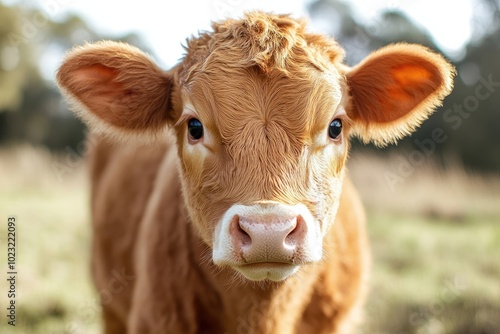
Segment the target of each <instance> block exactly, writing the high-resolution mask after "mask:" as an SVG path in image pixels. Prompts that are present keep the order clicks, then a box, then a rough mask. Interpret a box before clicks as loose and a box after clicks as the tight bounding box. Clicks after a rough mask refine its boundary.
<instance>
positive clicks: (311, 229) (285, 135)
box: [57, 12, 454, 334]
mask: <svg viewBox="0 0 500 334" xmlns="http://www.w3.org/2000/svg"><path fill="white" fill-rule="evenodd" d="M343 58H344V54H343V50H342V49H341V48H340V47H339V46H338V45H337V44H336V43H335V42H334V41H333V40H331V39H329V38H327V37H324V36H320V35H315V34H311V33H308V32H306V31H305V26H304V24H303V23H302V22H300V21H297V20H294V19H292V18H290V17H288V16H282V15H270V14H265V13H260V12H254V13H249V14H247V15H246V16H245V17H244V18H243V19H241V20H227V21H224V22H221V23H216V24H214V25H213V31H212V32H206V33H202V34H201V35H200V36H199V37H196V38H191V39H190V40H189V41H188V44H187V47H186V55H185V56H184V58H183V60H182V61H181V62H180V63H179V64H178V65H176V66H175V67H174V68H172V69H171V70H170V71H167V72H165V71H162V70H161V69H160V68H158V67H157V66H156V65H155V64H154V62H153V61H152V60H151V58H149V57H148V56H147V55H145V54H144V53H142V52H141V51H140V50H138V49H136V48H134V47H131V46H129V45H125V44H121V43H114V42H101V43H96V44H89V45H85V46H82V47H77V48H75V49H74V50H72V51H71V52H70V53H69V54H68V56H67V57H66V59H65V61H64V64H63V65H62V66H61V68H60V70H59V72H58V75H57V80H58V83H59V86H60V87H61V89H62V90H63V92H64V93H65V94H66V96H68V97H69V98H70V99H71V100H72V101H73V102H74V103H75V106H76V108H75V109H76V111H77V112H78V114H79V115H80V116H81V117H82V118H83V119H84V120H85V121H87V122H88V124H89V126H90V127H91V128H92V129H93V130H94V132H95V133H96V134H95V135H94V136H95V139H94V141H93V143H95V145H94V147H93V149H92V155H91V159H92V163H91V168H92V184H93V188H92V214H93V224H94V247H93V272H94V279H95V283H96V285H97V287H98V289H101V288H105V287H106V286H107V284H108V283H109V282H110V280H112V279H113V274H115V275H116V271H118V272H124V273H126V274H127V275H132V276H133V278H134V279H133V280H132V282H131V283H130V284H127V285H126V286H125V288H124V289H123V290H119V291H115V293H114V294H113V296H112V298H106V300H103V312H104V323H105V328H106V333H125V332H128V333H279V334H282V333H315V334H316V333H346V332H349V331H350V329H351V328H352V325H353V324H354V323H355V322H356V319H357V318H358V314H359V313H360V312H359V311H360V307H361V304H362V302H363V299H364V295H365V293H366V281H367V275H368V266H369V262H370V256H369V249H368V243H367V240H366V231H365V225H364V224H365V222H364V213H363V209H362V206H361V204H360V201H359V198H358V195H357V194H356V192H355V190H354V189H353V187H352V185H351V183H350V182H349V181H348V180H347V178H345V177H344V176H345V167H344V166H345V161H346V158H347V152H348V148H349V137H350V136H352V135H354V136H358V137H360V138H361V139H362V140H363V141H365V142H370V141H371V142H375V143H377V144H379V145H384V144H387V143H392V142H395V141H396V140H397V139H399V138H401V137H402V136H404V135H407V134H409V133H410V132H411V131H413V130H414V129H415V128H416V127H417V126H418V125H419V124H420V123H421V122H422V121H423V120H424V119H425V118H427V116H428V115H429V114H430V113H431V112H432V111H433V109H434V108H435V107H436V106H437V105H439V104H440V103H441V100H442V99H443V98H444V97H445V96H446V95H447V94H448V93H449V92H450V90H451V88H452V77H453V73H454V69H453V68H452V66H451V65H450V64H448V63H447V62H446V61H445V60H444V59H443V58H442V57H441V56H440V55H438V54H435V53H433V52H431V51H430V50H428V49H426V48H424V47H422V46H418V45H410V44H396V45H391V46H387V47H385V48H383V49H381V50H379V51H376V52H374V53H373V54H371V55H370V56H368V57H367V58H366V59H365V60H364V61H363V62H362V63H361V64H359V65H357V66H355V67H354V68H349V67H347V66H345V65H343V64H342V61H343ZM100 133H104V134H106V135H108V136H109V135H111V136H114V137H119V138H120V139H125V140H121V141H119V143H114V144H112V143H110V141H109V140H108V141H106V140H104V139H103V138H102V135H101V134H100ZM137 137H142V139H141V140H138V139H137ZM143 138H147V141H146V142H145V141H144V140H143Z"/></svg>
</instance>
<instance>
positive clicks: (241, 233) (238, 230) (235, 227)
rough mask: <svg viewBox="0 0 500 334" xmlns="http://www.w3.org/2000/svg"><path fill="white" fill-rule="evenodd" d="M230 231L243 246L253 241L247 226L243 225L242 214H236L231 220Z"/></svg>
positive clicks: (234, 238)
mask: <svg viewBox="0 0 500 334" xmlns="http://www.w3.org/2000/svg"><path fill="white" fill-rule="evenodd" d="M229 233H230V235H231V237H232V238H233V240H234V241H235V242H236V243H237V244H238V245H240V247H241V246H248V245H250V244H251V243H252V238H251V237H250V234H248V232H247V231H246V230H245V227H244V226H243V225H242V223H241V220H240V216H238V215H235V216H234V217H233V219H232V220H231V223H230V227H229Z"/></svg>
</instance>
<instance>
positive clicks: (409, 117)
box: [346, 44, 455, 146]
mask: <svg viewBox="0 0 500 334" xmlns="http://www.w3.org/2000/svg"><path fill="white" fill-rule="evenodd" d="M454 74H455V69H454V67H453V66H452V65H451V64H450V63H448V62H447V61H446V60H445V59H444V58H443V57H442V56H441V55H439V54H436V53H434V52H432V51H430V50H429V49H427V48H425V47H423V46H420V45H414V44H394V45H389V46H387V47H384V48H382V49H380V50H378V51H375V52H373V53H372V54H370V55H369V56H368V57H366V59H364V60H363V61H362V62H361V63H360V64H358V65H357V66H355V67H354V68H352V69H350V70H349V71H348V72H347V74H346V78H347V83H348V86H349V94H350V100H351V102H350V103H349V106H348V108H347V114H348V116H349V117H350V118H351V119H352V120H353V121H354V122H353V123H354V126H353V132H354V134H355V135H357V136H358V137H359V138H361V140H362V141H364V142H365V143H366V142H374V143H375V144H377V145H380V146H383V145H386V144H388V143H395V142H396V141H397V140H398V139H400V138H402V137H403V136H406V135H408V134H410V133H411V132H413V131H414V130H415V128H416V127H417V126H419V125H420V124H421V123H422V121H423V120H425V119H426V118H427V117H428V116H429V115H430V114H431V113H432V112H433V111H434V109H435V108H436V107H437V106H439V105H441V101H442V100H443V99H444V97H445V96H447V95H448V94H449V93H450V92H451V90H452V88H453V76H454Z"/></svg>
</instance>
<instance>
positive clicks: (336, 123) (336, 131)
mask: <svg viewBox="0 0 500 334" xmlns="http://www.w3.org/2000/svg"><path fill="white" fill-rule="evenodd" d="M341 132H342V121H341V120H340V119H338V118H335V119H334V120H333V121H332V122H331V123H330V126H329V127H328V135H329V136H330V138H332V139H337V138H338V137H339V136H340V133H341Z"/></svg>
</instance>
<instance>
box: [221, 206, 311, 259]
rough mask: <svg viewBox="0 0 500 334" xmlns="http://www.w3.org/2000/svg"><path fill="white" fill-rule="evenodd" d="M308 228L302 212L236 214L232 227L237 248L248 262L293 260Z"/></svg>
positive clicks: (231, 232)
mask: <svg viewBox="0 0 500 334" xmlns="http://www.w3.org/2000/svg"><path fill="white" fill-rule="evenodd" d="M305 231H306V226H305V222H304V220H303V218H302V217H301V216H300V215H299V216H282V215H269V214H268V215H265V216H259V215H257V216H245V215H235V216H234V217H233V219H232V221H231V227H230V234H231V238H232V239H233V242H234V244H235V248H236V251H237V252H239V253H240V254H241V255H242V257H243V259H244V260H245V261H246V262H247V263H258V262H285V263H290V262H293V257H294V253H295V251H296V250H297V248H298V247H299V246H300V244H301V243H302V242H303V240H304V235H305Z"/></svg>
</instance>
